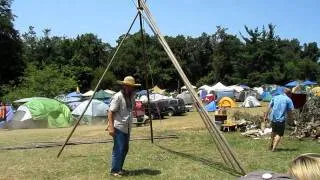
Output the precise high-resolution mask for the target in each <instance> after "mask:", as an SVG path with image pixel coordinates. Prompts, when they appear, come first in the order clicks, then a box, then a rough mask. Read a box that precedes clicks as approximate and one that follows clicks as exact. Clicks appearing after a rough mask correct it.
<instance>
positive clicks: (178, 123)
mask: <svg viewBox="0 0 320 180" xmlns="http://www.w3.org/2000/svg"><path fill="white" fill-rule="evenodd" d="M259 111H260V110H259ZM153 125H154V134H155V136H159V135H166V134H177V135H178V137H179V138H178V139H163V140H155V142H154V144H151V143H150V141H131V142H130V149H129V154H128V156H127V159H126V162H125V169H127V170H129V171H130V176H127V177H123V179H218V180H219V179H236V176H235V172H233V171H232V170H230V168H228V167H227V166H226V165H225V164H224V162H223V160H222V158H221V157H220V154H219V152H218V151H217V149H216V147H215V145H214V143H213V142H212V141H211V139H210V136H209V134H208V132H207V131H206V129H205V128H204V125H203V123H202V122H201V119H200V118H199V116H198V115H197V113H195V112H191V113H188V114H187V115H186V116H177V117H172V118H170V119H166V120H163V121H159V120H157V121H154V123H153ZM104 129H105V126H103V125H96V126H80V127H79V128H78V129H77V130H76V132H75V134H74V136H73V137H72V138H71V140H85V141H89V140H106V139H110V137H109V136H108V135H107V134H106V132H105V131H104ZM70 130H71V129H70V128H65V129H29V130H13V131H6V130H2V131H0V146H15V145H30V144H31V143H35V142H45V141H59V142H60V141H64V140H65V138H66V136H67V135H68V133H69V132H70ZM224 135H225V137H226V139H227V140H228V142H229V143H230V145H231V147H232V148H233V150H234V152H236V154H237V155H238V157H239V159H240V161H241V163H242V164H243V166H244V168H245V170H246V171H247V172H251V171H254V170H261V169H264V170H273V171H276V172H282V173H285V172H286V171H287V169H288V165H289V163H290V161H291V160H292V159H293V158H294V157H296V156H297V155H299V154H302V153H307V152H320V146H319V143H317V142H315V141H299V140H295V139H292V138H290V137H288V136H285V137H284V139H283V141H282V142H281V143H280V146H279V148H281V151H279V152H274V153H272V152H269V151H267V146H268V144H269V140H266V139H258V140H254V139H251V138H247V137H243V136H241V135H240V133H237V132H230V133H224ZM141 136H149V126H146V127H138V128H133V131H132V137H141ZM59 150H60V147H54V148H45V149H29V150H11V151H0V162H1V164H0V179H118V178H113V177H110V176H109V175H108V171H109V169H110V158H111V150H112V143H108V144H91V145H77V146H67V147H66V148H65V150H64V152H63V153H62V155H61V157H60V158H59V159H57V158H56V155H57V153H58V151H59Z"/></svg>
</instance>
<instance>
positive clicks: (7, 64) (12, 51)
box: [0, 0, 24, 95]
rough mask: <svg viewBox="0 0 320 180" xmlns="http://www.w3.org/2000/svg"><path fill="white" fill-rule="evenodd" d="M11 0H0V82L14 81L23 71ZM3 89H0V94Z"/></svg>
mask: <svg viewBox="0 0 320 180" xmlns="http://www.w3.org/2000/svg"><path fill="white" fill-rule="evenodd" d="M11 3H12V0H0V64H1V66H0V84H7V83H14V81H16V80H17V78H18V77H19V76H20V75H21V74H22V73H23V69H24V63H23V61H22V54H21V53H22V44H21V40H20V37H19V33H18V31H17V30H15V29H14V27H13V21H14V17H15V16H14V15H13V14H12V11H11ZM2 92H3V91H0V95H1V94H2Z"/></svg>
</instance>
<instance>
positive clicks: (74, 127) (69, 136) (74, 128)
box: [57, 13, 139, 158]
mask: <svg viewBox="0 0 320 180" xmlns="http://www.w3.org/2000/svg"><path fill="white" fill-rule="evenodd" d="M138 14H139V13H137V14H136V16H135V18H134V19H133V21H132V23H131V25H130V27H129V30H128V31H127V34H126V35H125V36H124V37H123V39H122V40H121V42H120V43H119V45H118V48H117V49H116V51H115V53H114V54H113V56H112V58H111V60H110V62H109V64H108V66H107V68H106V69H105V71H104V72H103V74H102V76H101V78H100V80H99V82H98V84H97V85H96V87H95V89H94V92H93V95H92V96H91V98H90V99H89V102H88V104H87V106H86V107H85V109H84V110H83V112H82V114H81V115H80V117H79V119H78V121H77V122H76V124H75V125H74V126H73V128H72V130H71V132H70V133H69V135H68V137H67V139H66V140H65V142H64V144H63V146H62V147H61V149H60V151H59V153H58V155H57V158H59V157H60V155H61V153H62V151H63V150H64V148H65V146H66V145H67V143H68V141H69V140H70V138H71V136H72V135H73V133H74V131H75V130H76V128H77V126H78V125H79V123H80V121H81V120H82V118H83V115H84V113H85V112H86V111H87V109H88V107H89V104H90V103H91V101H92V99H93V97H94V95H95V94H96V91H97V89H98V88H99V86H100V84H101V82H102V80H103V77H104V76H105V74H106V73H107V71H108V70H109V68H110V65H111V64H112V62H113V60H114V58H115V56H116V54H117V52H118V51H119V49H120V47H121V45H122V43H123V41H124V40H125V39H126V37H127V36H128V34H129V33H130V31H131V28H132V26H133V24H134V22H135V21H136V19H137V17H138Z"/></svg>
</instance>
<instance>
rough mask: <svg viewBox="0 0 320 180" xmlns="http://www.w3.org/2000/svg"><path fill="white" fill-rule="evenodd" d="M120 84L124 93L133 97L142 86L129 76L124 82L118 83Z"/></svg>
mask: <svg viewBox="0 0 320 180" xmlns="http://www.w3.org/2000/svg"><path fill="white" fill-rule="evenodd" d="M118 83H119V84H121V85H122V92H123V93H124V94H125V95H128V96H131V95H132V94H133V93H134V91H135V90H136V88H137V87H139V86H141V84H136V81H135V79H134V78H133V77H132V76H127V77H125V78H124V80H123V81H118Z"/></svg>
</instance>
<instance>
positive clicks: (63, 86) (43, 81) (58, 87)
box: [6, 64, 77, 100]
mask: <svg viewBox="0 0 320 180" xmlns="http://www.w3.org/2000/svg"><path fill="white" fill-rule="evenodd" d="M21 82H22V83H21V84H20V85H18V86H13V87H12V86H7V87H6V89H7V90H10V91H8V92H9V93H8V94H7V95H6V98H7V99H10V100H14V99H19V98H24V97H33V96H42V97H50V98H53V97H55V96H57V95H59V94H61V93H65V92H68V91H70V90H72V89H75V88H76V87H77V82H76V81H75V80H74V79H73V78H72V77H67V76H65V73H64V72H63V71H60V70H59V69H58V67H57V66H56V65H49V66H46V67H45V68H43V69H38V68H37V67H36V66H34V65H31V64H29V65H28V67H27V69H26V71H25V74H24V77H23V78H22V80H21Z"/></svg>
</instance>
